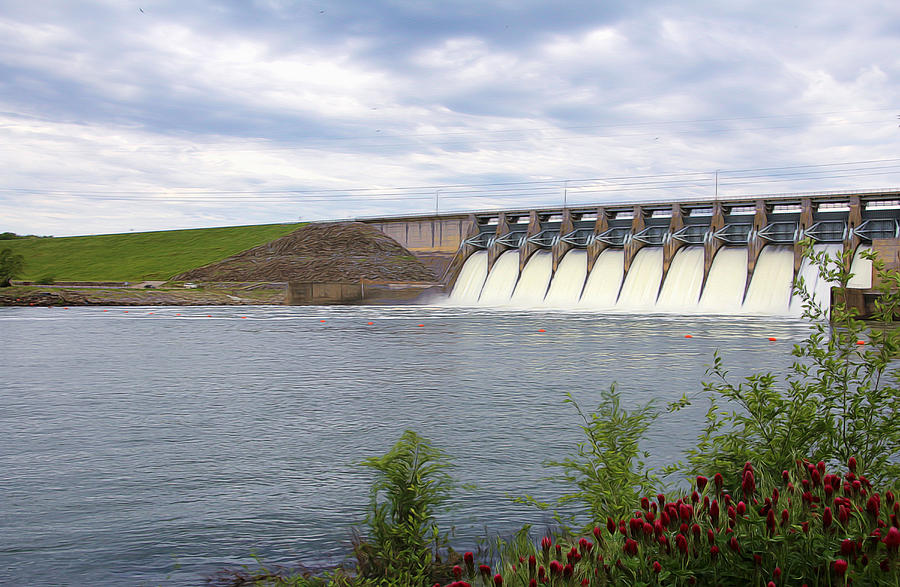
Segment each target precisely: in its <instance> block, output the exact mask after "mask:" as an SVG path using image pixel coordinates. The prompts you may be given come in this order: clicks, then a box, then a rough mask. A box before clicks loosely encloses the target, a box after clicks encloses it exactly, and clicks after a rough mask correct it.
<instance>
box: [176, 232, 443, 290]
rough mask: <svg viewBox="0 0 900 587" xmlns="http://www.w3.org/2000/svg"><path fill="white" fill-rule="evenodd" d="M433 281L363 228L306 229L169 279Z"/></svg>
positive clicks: (390, 243) (392, 244)
mask: <svg viewBox="0 0 900 587" xmlns="http://www.w3.org/2000/svg"><path fill="white" fill-rule="evenodd" d="M360 279H371V280H384V281H434V279H435V277H434V274H433V273H432V272H431V271H430V270H429V269H428V268H426V267H425V266H424V265H422V263H421V262H420V261H419V260H418V259H416V257H415V256H414V255H413V254H412V253H410V252H409V251H408V250H406V249H405V248H403V247H402V246H401V245H400V244H399V243H397V241H395V240H394V239H392V238H391V237H389V236H387V235H386V234H384V233H383V232H381V231H380V230H378V229H376V228H372V227H371V226H369V225H368V224H363V223H361V222H331V223H325V224H307V225H306V226H303V227H301V228H298V229H297V230H295V231H294V232H292V233H291V234H288V235H286V236H283V237H281V238H279V239H277V240H274V241H272V242H270V243H267V244H265V245H260V246H258V247H254V248H252V249H249V250H246V251H244V252H242V253H238V254H237V255H234V256H233V257H229V258H227V259H225V260H223V261H219V262H217V263H212V264H210V265H205V266H203V267H199V268H197V269H192V270H190V271H187V272H185V273H182V274H180V275H176V276H175V277H173V280H176V281H201V282H216V281H220V282H221V281H244V282H246V281H319V282H321V281H337V282H356V281H359V280H360Z"/></svg>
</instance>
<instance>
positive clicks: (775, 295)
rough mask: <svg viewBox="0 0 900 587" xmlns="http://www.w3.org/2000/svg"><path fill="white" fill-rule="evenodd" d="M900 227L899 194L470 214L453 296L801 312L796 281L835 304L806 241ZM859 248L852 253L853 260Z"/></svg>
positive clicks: (857, 265)
mask: <svg viewBox="0 0 900 587" xmlns="http://www.w3.org/2000/svg"><path fill="white" fill-rule="evenodd" d="M898 238H900V198H898V196H897V195H894V196H893V197H892V198H891V199H886V198H885V197H884V196H881V197H880V198H876V197H871V198H868V199H867V198H862V197H859V196H843V197H838V196H821V197H798V198H793V199H790V198H771V199H755V200H749V201H747V200H742V201H713V202H694V203H662V204H640V205H630V206H602V207H597V208H593V209H579V210H575V209H562V210H549V211H538V210H531V211H518V212H499V213H484V214H482V215H472V216H471V226H470V230H469V235H468V236H467V237H466V238H465V239H464V240H463V241H462V244H461V246H460V249H459V252H458V254H457V259H456V262H457V263H458V273H457V275H458V278H457V279H456V280H455V284H454V285H453V287H452V292H451V294H450V301H451V303H455V304H460V305H478V306H508V307H520V308H582V309H590V310H598V311H611V312H627V313H703V314H764V315H799V314H800V313H801V312H802V308H801V300H800V299H799V297H798V296H795V295H793V292H792V286H793V283H794V280H795V279H796V278H798V277H801V278H803V280H804V282H805V284H806V289H807V291H809V292H811V293H812V294H813V295H814V297H815V299H816V301H817V302H819V303H821V304H823V305H825V306H827V305H828V303H829V301H830V288H831V286H832V284H831V283H828V282H825V281H823V280H822V279H820V278H819V275H818V271H817V270H816V268H815V266H813V265H812V264H811V263H810V262H809V260H808V259H806V258H805V257H803V255H802V251H803V248H804V246H806V245H807V244H810V245H811V246H812V247H813V250H814V251H815V252H825V253H827V254H829V255H830V256H832V257H836V256H839V255H842V254H846V255H847V259H848V263H849V268H850V270H851V271H852V272H853V273H854V274H855V277H854V281H853V282H852V285H854V286H856V287H860V288H871V287H872V269H871V262H870V261H867V260H866V259H863V258H862V256H861V254H860V253H861V251H862V250H864V249H866V248H869V247H871V246H872V245H873V243H877V242H878V241H884V240H887V241H893V242H896V241H897V239H898ZM851 259H852V261H850V260H851Z"/></svg>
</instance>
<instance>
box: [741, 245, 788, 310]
mask: <svg viewBox="0 0 900 587" xmlns="http://www.w3.org/2000/svg"><path fill="white" fill-rule="evenodd" d="M793 280H794V250H793V247H789V246H785V245H766V246H765V247H764V248H763V250H762V252H760V254H759V259H757V261H756V269H754V271H753V278H752V279H751V280H750V287H749V289H747V297H746V298H745V299H744V306H743V308H741V310H742V312H744V313H747V314H769V315H781V314H787V313H788V309H789V306H790V303H791V283H792V282H793Z"/></svg>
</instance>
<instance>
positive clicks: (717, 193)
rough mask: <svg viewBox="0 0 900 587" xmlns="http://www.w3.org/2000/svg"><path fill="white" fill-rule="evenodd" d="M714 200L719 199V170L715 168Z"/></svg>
mask: <svg viewBox="0 0 900 587" xmlns="http://www.w3.org/2000/svg"><path fill="white" fill-rule="evenodd" d="M715 199H716V200H718V199H719V170H718V169H716V197H715Z"/></svg>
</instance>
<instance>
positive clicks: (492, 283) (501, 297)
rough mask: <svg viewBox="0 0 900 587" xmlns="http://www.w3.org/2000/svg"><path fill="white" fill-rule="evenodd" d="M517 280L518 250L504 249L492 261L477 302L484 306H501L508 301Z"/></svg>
mask: <svg viewBox="0 0 900 587" xmlns="http://www.w3.org/2000/svg"><path fill="white" fill-rule="evenodd" d="M518 280H519V251H516V250H512V251H506V252H505V253H503V254H502V255H500V258H498V259H497V261H496V262H494V266H493V267H491V272H490V273H489V274H488V276H487V279H486V280H485V281H484V287H483V288H482V289H481V297H479V298H478V303H479V304H481V305H485V306H502V305H506V304H508V303H509V298H510V297H511V296H512V293H513V290H514V289H515V287H516V282H517V281H518Z"/></svg>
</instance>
